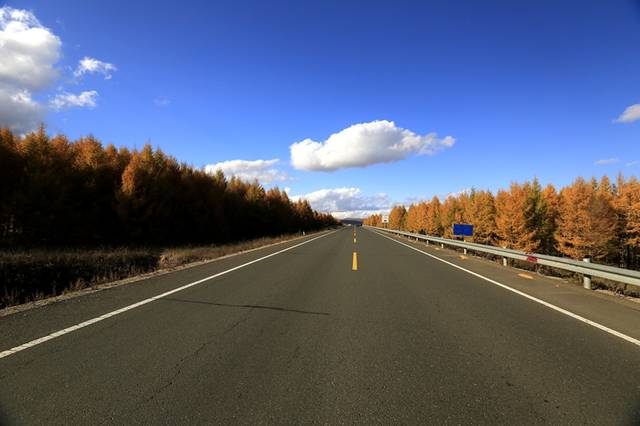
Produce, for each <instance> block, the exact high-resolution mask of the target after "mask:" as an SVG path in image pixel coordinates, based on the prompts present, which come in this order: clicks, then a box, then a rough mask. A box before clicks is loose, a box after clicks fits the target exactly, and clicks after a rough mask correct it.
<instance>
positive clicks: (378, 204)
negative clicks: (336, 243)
mask: <svg viewBox="0 0 640 426" xmlns="http://www.w3.org/2000/svg"><path fill="white" fill-rule="evenodd" d="M291 199H292V200H294V201H295V200H299V199H306V200H307V201H309V203H310V204H311V207H312V208H313V209H314V210H318V211H321V212H326V213H331V214H332V215H333V216H334V217H336V218H338V219H344V218H364V217H367V216H369V215H372V214H377V213H381V212H385V211H388V210H389V209H390V208H391V207H392V202H391V200H390V199H389V197H388V196H387V195H386V194H382V193H381V194H375V195H371V196H366V195H363V194H362V191H361V190H360V188H353V187H352V188H346V187H345V188H331V189H320V190H318V191H314V192H310V193H308V194H304V195H293V196H291Z"/></svg>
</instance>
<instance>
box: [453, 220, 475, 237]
mask: <svg viewBox="0 0 640 426" xmlns="http://www.w3.org/2000/svg"><path fill="white" fill-rule="evenodd" d="M453 235H460V236H467V237H471V236H473V225H469V224H466V223H454V224H453Z"/></svg>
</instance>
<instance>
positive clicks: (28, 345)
mask: <svg viewBox="0 0 640 426" xmlns="http://www.w3.org/2000/svg"><path fill="white" fill-rule="evenodd" d="M334 232H337V230H336V231H332V232H328V233H326V234H323V235H320V236H317V237H314V238H312V239H310V240H307V241H303V242H301V243H299V244H296V245H294V246H291V247H287V248H285V249H282V250H280V251H277V252H275V253H271V254H268V255H266V256H262V257H260V258H258V259H254V260H252V261H249V262H246V263H243V264H242V265H238V266H235V267H233V268H231V269H227V270H226V271H222V272H218V273H217V274H214V275H210V276H208V277H206V278H203V279H201V280H198V281H194V282H192V283H189V284H186V285H183V286H182V287H178V288H174V289H173V290H170V291H167V292H164V293H162V294H159V295H157V296H153V297H150V298H148V299H144V300H141V301H140V302H137V303H133V304H131V305H128V306H125V307H124V308H120V309H117V310H115V311H112V312H108V313H106V314H104V315H100V316H99V317H96V318H93V319H90V320H87V321H84V322H81V323H79V324H76V325H73V326H71V327H67V328H63V329H62V330H59V331H56V332H54V333H51V334H47V335H46V336H43V337H40V338H39V339H35V340H32V341H30V342H27V343H23V344H22V345H20V346H16V347H15V348H11V349H7V350H6V351H3V352H0V358H4V357H8V356H9V355H13V354H15V353H18V352H21V351H24V350H25V349H29V348H32V347H34V346H37V345H39V344H41V343H44V342H47V341H49V340H52V339H55V338H56V337H60V336H64V335H65V334H68V333H71V332H73V331H76V330H79V329H81V328H84V327H88V326H90V325H92V324H95V323H97V322H100V321H103V320H106V319H107V318H111V317H114V316H116V315H119V314H121V313H123V312H127V311H130V310H132V309H135V308H139V307H140V306H143V305H146V304H147V303H151V302H154V301H156V300H158V299H162V298H163V297H167V296H169V295H171V294H174V293H177V292H179V291H182V290H186V289H188V288H190V287H194V286H196V285H198V284H202V283H203V282H205V281H209V280H212V279H214V278H218V277H220V276H222V275H226V274H228V273H230V272H233V271H237V270H238V269H241V268H244V267H246V266H249V265H253V264H254V263H258V262H260V261H263V260H265V259H268V258H270V257H273V256H277V255H279V254H282V253H284V252H286V251H289V250H293V249H294V248H297V247H300V246H302V245H304V244H308V243H310V242H312V241H315V240H317V239H319V238H324V237H326V236H328V235H331V234H333V233H334ZM354 255H355V253H354Z"/></svg>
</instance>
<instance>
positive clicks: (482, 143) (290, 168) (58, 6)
mask: <svg viewBox="0 0 640 426" xmlns="http://www.w3.org/2000/svg"><path fill="white" fill-rule="evenodd" d="M4 5H5V6H8V7H10V8H12V10H19V11H28V12H30V13H31V14H32V15H33V18H35V19H37V22H34V21H33V20H31V21H29V20H24V19H23V20H22V21H23V23H24V22H26V23H25V28H26V29H33V28H41V29H43V31H45V32H46V33H47V34H48V38H44V39H42V43H43V45H42V46H41V47H42V49H41V50H38V51H37V52H36V51H34V52H32V53H33V54H34V55H37V58H38V61H39V62H37V64H38V66H42V67H43V69H46V70H48V72H49V74H50V75H48V77H47V78H44V77H42V74H38V75H35V76H34V77H33V81H27V82H25V81H23V80H24V79H23V80H20V79H17V77H16V76H15V75H14V76H13V77H12V76H11V75H8V74H7V73H10V72H12V69H13V72H14V73H15V74H16V75H18V74H20V73H19V72H18V71H16V70H17V68H15V69H14V68H11V64H9V63H7V64H4V65H3V64H2V62H0V121H2V120H3V118H2V115H3V114H2V112H3V111H7V113H5V114H4V115H5V119H4V120H5V121H7V120H8V118H6V117H9V116H10V118H11V121H10V122H5V123H1V122H0V125H12V126H13V127H14V128H16V129H17V128H19V127H23V129H21V130H26V127H28V126H33V123H34V122H36V121H37V120H44V121H45V122H46V124H47V126H48V129H49V131H50V132H54V133H55V132H63V133H65V134H67V135H69V136H70V137H72V138H76V137H78V136H81V135H86V134H89V133H91V134H93V135H95V136H96V137H98V138H99V139H101V140H102V141H104V142H113V143H114V144H116V145H126V146H129V147H141V146H142V145H143V144H144V143H145V142H147V141H149V142H151V143H152V144H153V145H155V146H159V147H161V148H162V149H163V150H164V151H165V152H167V153H169V154H171V155H173V156H175V157H177V158H178V159H179V160H182V161H185V162H188V163H191V164H193V165H195V166H198V167H205V166H206V165H217V166H219V167H224V168H225V170H227V171H228V172H234V173H238V174H240V175H241V176H257V177H259V178H260V179H261V180H262V181H263V182H265V184H267V185H278V186H280V187H287V188H290V193H291V194H293V195H305V194H312V195H309V198H310V199H311V200H312V202H313V203H315V207H317V208H320V209H323V210H330V211H340V212H348V213H343V215H345V214H349V215H350V214H364V213H366V212H364V211H365V210H380V209H385V208H388V206H389V205H390V204H391V203H393V202H404V201H406V200H409V199H416V198H430V197H431V196H433V195H446V194H448V193H451V192H456V191H460V190H463V189H465V188H470V187H476V188H481V189H485V188H486V189H491V190H496V189H498V188H501V187H505V186H507V185H508V184H509V182H511V181H514V180H515V181H523V180H525V179H531V178H533V177H535V176H537V177H538V178H539V179H540V180H541V181H542V182H543V183H553V184H555V185H557V186H561V185H564V184H567V183H570V182H571V181H572V180H573V179H574V178H575V177H576V176H579V175H582V176H591V175H596V176H600V175H602V174H609V175H611V176H615V175H616V174H617V173H618V172H623V173H624V174H626V175H632V174H636V175H637V174H638V171H640V163H637V162H638V161H640V105H638V104H640V2H638V1H631V0H629V1H625V0H619V1H601V0H596V1H563V2H557V1H537V2H510V1H495V2H477V1H456V2H448V1H437V2H427V1H424V2H393V3H390V2H375V1H373V2H372V1H367V2H344V1H336V2H314V3H311V2H290V3H287V2H263V1H256V2H245V1H234V2H182V3H176V2H155V3H154V4H153V5H143V4H141V3H140V4H136V3H135V2H124V1H122V2H120V1H110V2H98V1H55V2H51V1H10V2H7V3H4ZM7 16H9V15H7ZM11 19H18V18H16V17H15V16H14V17H13V18H10V17H9V18H7V17H5V21H8V20H11ZM18 20H19V21H20V19H18ZM5 24H6V22H5ZM5 24H3V25H4V28H3V32H5V33H6V30H7V28H6V25H5ZM5 35H6V34H5ZM14 36H16V35H15V34H14ZM18 36H19V35H18ZM56 40H57V41H56ZM46 49H49V51H50V52H51V51H53V50H55V52H54V53H57V56H56V55H53V56H51V55H49V56H46V55H43V54H42V51H44V50H46ZM4 56H5V58H8V57H9V56H8V55H4ZM43 58H44V59H43ZM83 58H89V59H91V60H96V61H98V62H85V63H84V68H83V66H82V65H81V64H80V62H79V61H81V60H82V59H83ZM5 60H6V61H7V62H9V59H2V58H0V61H5ZM107 64H109V65H111V68H109V66H108V65H107ZM7 65H8V66H7ZM3 68H4V69H5V70H4V71H2V69H3ZM6 69H9V71H6ZM3 72H4V75H3ZM7 75H8V76H7ZM20 75H24V73H22V74H20ZM3 85H4V86H3ZM3 87H4V89H3ZM2 90H5V91H6V93H5V95H6V96H5V97H3V93H2ZM25 91H26V92H25ZM94 92H95V93H94ZM11 93H13V94H14V95H13V97H11V96H9V95H10V94H11ZM16 93H23V94H24V93H27V94H28V96H29V102H30V104H28V105H26V104H24V105H21V106H24V108H23V109H19V108H16V107H15V105H12V104H11V102H12V101H10V100H9V99H13V100H15V99H16V98H15V94H16ZM82 93H84V97H80V95H81V94H82ZM3 102H4V104H5V105H4V106H3V105H2V103H3ZM24 102H26V101H24ZM636 105H638V106H637V107H634V106H636ZM628 108H629V109H628ZM627 109H628V110H627ZM18 110H19V111H23V110H24V114H23V115H17V113H15V111H18ZM625 110H627V114H626V115H623V114H624V112H625ZM9 112H11V114H9ZM619 119H620V120H619ZM381 120H386V121H381ZM616 120H618V121H616ZM376 121H378V122H377V123H376ZM351 126H355V127H351ZM350 127H351V130H350V131H345V132H342V131H343V130H344V129H348V128H350ZM340 132H342V133H340ZM332 134H337V135H336V137H334V138H333V142H331V143H330V144H329V146H327V145H326V144H324V141H326V140H327V139H328V138H329V137H330V136H331V135H332ZM433 134H435V135H433ZM447 136H449V137H450V138H447ZM451 138H452V139H454V140H455V143H453V142H452V139H451ZM305 139H310V140H312V141H313V142H311V141H309V142H308V143H306V144H302V145H298V147H299V150H298V151H297V152H298V153H299V154H298V157H297V158H292V151H291V148H290V146H291V145H292V144H296V143H300V142H302V141H304V140H305ZM274 159H279V160H280V161H279V162H275V161H270V160H274ZM230 160H242V161H239V162H238V161H236V162H234V163H223V162H225V161H230ZM257 160H264V161H261V162H256V161H257ZM602 160H604V161H602ZM249 161H252V162H251V163H249ZM385 161H389V162H385ZM598 162H600V163H604V164H598ZM220 163H222V164H220ZM365 165H366V167H362V166H365ZM294 166H295V167H294ZM318 191H319V192H318ZM382 194H384V195H382Z"/></svg>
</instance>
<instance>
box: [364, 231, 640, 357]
mask: <svg viewBox="0 0 640 426" xmlns="http://www.w3.org/2000/svg"><path fill="white" fill-rule="evenodd" d="M374 233H375V234H378V235H379V236H381V237H384V238H387V239H389V240H391V241H393V242H394V243H398V244H401V245H403V246H405V247H408V248H410V249H411V250H415V251H417V252H418V253H422V254H424V255H426V256H429V257H431V258H433V259H435V260H438V261H440V262H442V263H446V264H447V265H449V266H452V267H454V268H456V269H460V270H461V271H464V272H467V273H469V274H471V275H473V276H476V277H478V278H481V279H483V280H485V281H488V282H490V283H491V284H494V285H497V286H498V287H502V288H504V289H506V290H509V291H511V292H513V293H515V294H518V295H520V296H522V297H526V298H527V299H529V300H532V301H534V302H536V303H539V304H541V305H544V306H546V307H547V308H550V309H553V310H554V311H557V312H560V313H561V314H564V315H567V316H569V317H571V318H574V319H577V320H578V321H581V322H583V323H585V324H589V325H590V326H593V327H595V328H597V329H600V330H602V331H604V332H606V333H609V334H611V335H614V336H616V337H619V338H621V339H623V340H626V341H627V342H629V343H632V344H634V345H636V346H640V340H638V339H634V338H633V337H631V336H627V335H626V334H623V333H620V332H619V331H616V330H614V329H612V328H609V327H607V326H605V325H602V324H600V323H597V322H595V321H591V320H590V319H587V318H585V317H583V316H580V315H578V314H574V313H573V312H571V311H567V310H566V309H563V308H561V307H559V306H556V305H553V304H551V303H549V302H545V301H544V300H542V299H538V298H537V297H534V296H531V295H529V294H527V293H524V292H522V291H520V290H516V289H515V288H511V287H509V286H508V285H505V284H502V283H499V282H498V281H495V280H492V279H491V278H488V277H485V276H484V275H480V274H478V273H476V272H473V271H470V270H468V269H465V268H463V267H462V266H458V265H456V264H455V263H451V262H448V261H446V260H444V259H440V258H439V257H437V256H434V255H432V254H430V253H427V252H425V251H422V250H420V249H418V248H415V247H412V246H410V245H409V244H405V243H403V242H402V241H398V240H396V239H393V238H391V237H388V236H386V235H382V234H380V233H379V232H375V231H374Z"/></svg>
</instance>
